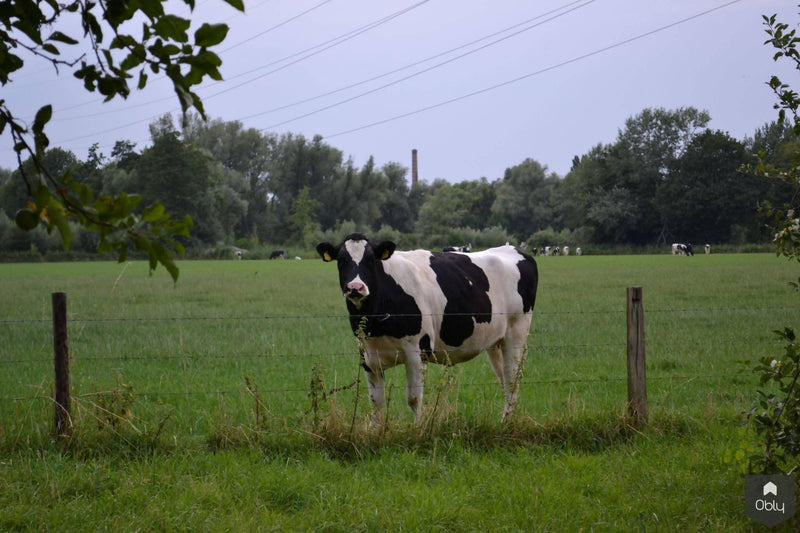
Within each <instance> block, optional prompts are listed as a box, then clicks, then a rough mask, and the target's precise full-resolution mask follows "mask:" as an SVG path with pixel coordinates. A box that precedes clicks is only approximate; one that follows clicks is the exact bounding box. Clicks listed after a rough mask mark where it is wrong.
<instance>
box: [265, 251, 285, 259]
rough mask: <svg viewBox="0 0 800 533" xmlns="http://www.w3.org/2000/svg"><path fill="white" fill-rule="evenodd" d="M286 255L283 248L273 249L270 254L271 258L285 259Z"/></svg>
mask: <svg viewBox="0 0 800 533" xmlns="http://www.w3.org/2000/svg"><path fill="white" fill-rule="evenodd" d="M285 256H286V253H285V252H284V251H283V250H273V252H272V253H271V254H269V258H270V259H283V258H284V257H285Z"/></svg>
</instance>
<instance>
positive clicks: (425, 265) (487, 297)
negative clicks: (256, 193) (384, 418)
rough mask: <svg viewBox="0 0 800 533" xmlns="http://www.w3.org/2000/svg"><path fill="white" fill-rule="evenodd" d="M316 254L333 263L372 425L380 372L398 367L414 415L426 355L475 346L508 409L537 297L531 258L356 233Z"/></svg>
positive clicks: (452, 354)
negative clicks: (402, 243) (406, 245)
mask: <svg viewBox="0 0 800 533" xmlns="http://www.w3.org/2000/svg"><path fill="white" fill-rule="evenodd" d="M317 252H318V253H319V255H320V256H321V257H322V259H323V260H324V261H336V262H337V264H338V269H339V286H340V288H341V290H342V293H343V294H344V297H345V299H346V302H347V310H348V312H349V314H350V327H351V328H352V330H353V333H354V334H355V336H356V338H357V339H358V342H359V347H360V350H359V351H360V352H361V357H362V366H363V367H364V371H365V373H366V377H367V382H368V383H369V396H370V400H371V402H372V405H373V408H374V409H373V423H376V424H380V423H381V416H380V415H381V413H382V406H383V402H384V394H385V381H384V371H385V370H386V369H388V368H391V367H393V366H397V365H405V367H406V381H407V383H406V400H407V402H408V405H409V407H410V408H411V410H412V411H413V413H414V416H415V418H416V419H419V415H420V408H421V405H422V393H423V388H424V374H425V364H426V363H427V362H433V363H440V364H446V365H452V364H456V363H461V362H464V361H469V360H470V359H472V358H474V357H475V356H476V355H478V354H479V353H481V352H482V351H486V352H487V354H488V355H489V361H490V363H491V365H492V369H493V370H494V372H495V374H496V375H497V377H498V378H499V379H500V383H501V384H502V386H503V392H504V393H505V408H504V409H503V418H505V417H506V416H507V415H508V414H509V413H511V412H512V411H513V409H514V405H515V403H516V397H517V390H518V387H519V380H520V378H521V376H522V366H523V362H524V360H525V355H526V352H527V339H528V332H529V330H530V325H531V316H532V313H533V306H534V303H535V301H536V288H537V285H538V271H537V267H536V261H534V259H533V258H532V257H530V256H528V255H526V254H523V253H522V252H519V251H517V250H516V249H515V248H514V247H513V246H500V247H497V248H490V249H488V250H484V251H481V252H476V253H474V254H469V255H467V254H454V253H443V252H429V251H427V250H414V251H405V252H400V251H397V252H396V251H395V244H394V243H393V242H391V241H384V242H381V243H378V244H374V243H371V242H370V241H369V240H367V238H366V237H365V236H364V235H361V234H359V233H354V234H352V235H349V236H347V237H346V238H345V240H344V242H342V243H341V244H339V245H338V246H334V245H332V244H330V243H327V242H323V243H320V244H319V245H317Z"/></svg>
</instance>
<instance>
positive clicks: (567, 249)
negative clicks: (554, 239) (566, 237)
mask: <svg viewBox="0 0 800 533" xmlns="http://www.w3.org/2000/svg"><path fill="white" fill-rule="evenodd" d="M561 253H562V254H564V255H569V246H565V247H564V249H563V250H561Z"/></svg>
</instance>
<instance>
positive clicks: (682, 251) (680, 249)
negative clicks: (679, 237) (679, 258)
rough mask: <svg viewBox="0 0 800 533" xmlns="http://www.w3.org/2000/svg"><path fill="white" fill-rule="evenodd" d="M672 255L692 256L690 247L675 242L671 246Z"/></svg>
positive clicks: (689, 245)
mask: <svg viewBox="0 0 800 533" xmlns="http://www.w3.org/2000/svg"><path fill="white" fill-rule="evenodd" d="M672 255H694V252H693V251H692V245H691V244H683V243H680V242H676V243H674V244H673V245H672Z"/></svg>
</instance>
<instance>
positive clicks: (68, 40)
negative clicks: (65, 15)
mask: <svg viewBox="0 0 800 533" xmlns="http://www.w3.org/2000/svg"><path fill="white" fill-rule="evenodd" d="M47 39H48V40H50V41H58V42H60V43H64V44H78V41H76V40H75V39H73V38H72V37H70V36H69V35H66V34H64V33H61V32H60V31H54V32H53V33H51V34H50V37H48V38H47Z"/></svg>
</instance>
